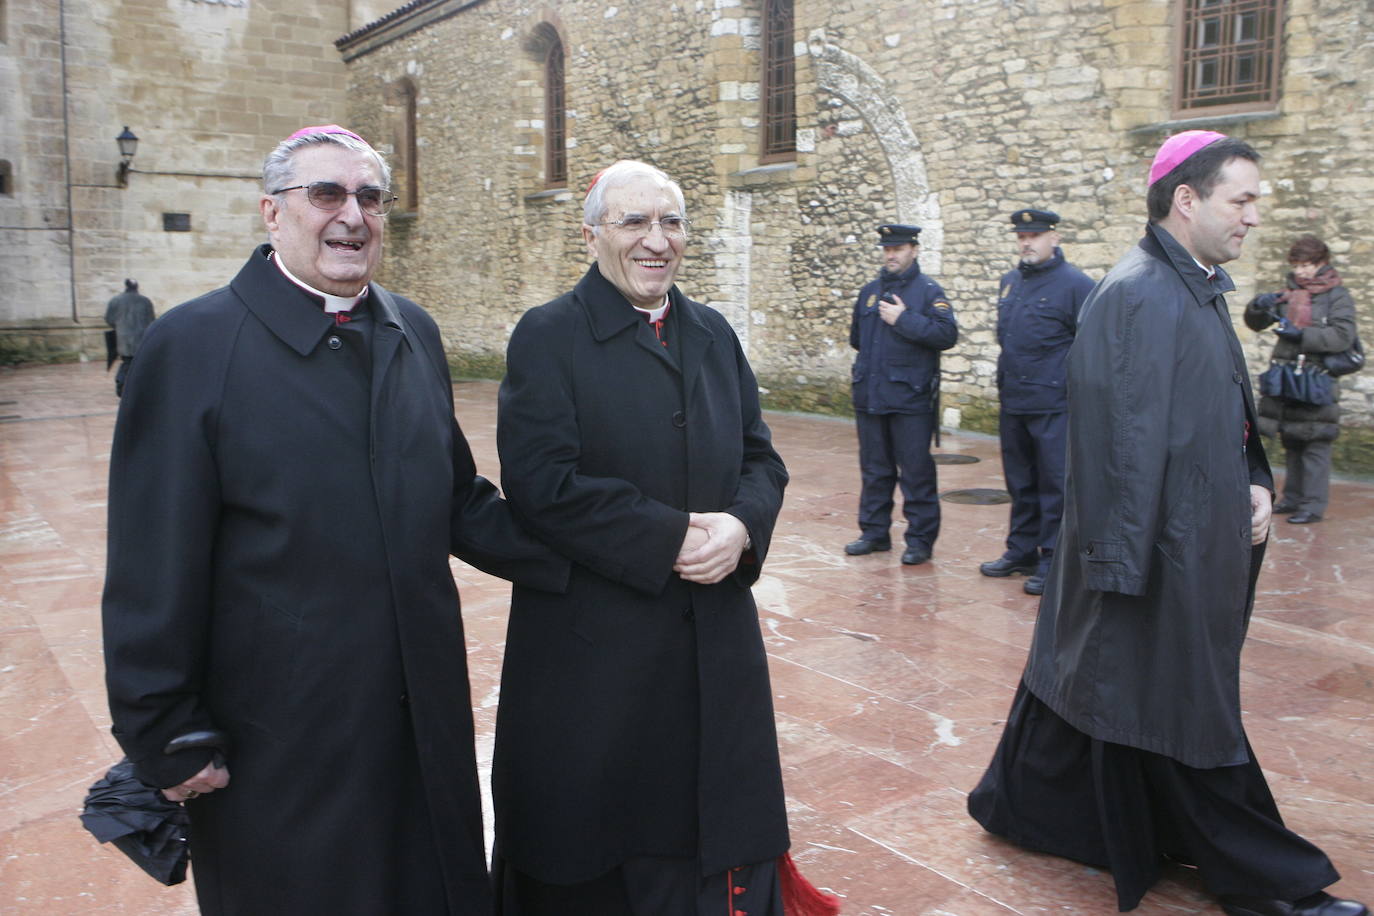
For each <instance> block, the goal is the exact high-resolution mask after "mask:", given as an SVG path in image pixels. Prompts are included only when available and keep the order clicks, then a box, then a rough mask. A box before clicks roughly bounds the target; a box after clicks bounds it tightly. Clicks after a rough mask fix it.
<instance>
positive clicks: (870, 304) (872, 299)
mask: <svg viewBox="0 0 1374 916" xmlns="http://www.w3.org/2000/svg"><path fill="white" fill-rule="evenodd" d="M877 307H878V294H877V293H872V294H870V295H869V297H868V301H867V302H865V303H864V308H867V309H875V308H877Z"/></svg>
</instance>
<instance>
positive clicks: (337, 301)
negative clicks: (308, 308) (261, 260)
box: [272, 251, 367, 315]
mask: <svg viewBox="0 0 1374 916" xmlns="http://www.w3.org/2000/svg"><path fill="white" fill-rule="evenodd" d="M272 260H273V261H274V262H275V263H276V265H277V267H278V268H280V269H281V272H282V273H283V274H285V275H286V279H288V280H290V281H291V282H292V283H294V284H296V285H297V286H299V287H300V288H301V289H303V290H305V291H306V292H307V293H309V294H310V295H312V296H318V297H319V298H320V299H323V300H324V310H325V311H326V312H328V313H329V314H331V315H333V314H335V313H337V312H348V311H352V309H353V307H354V306H355V305H357V304H358V303H359V302H361V301H362V300H363V298H364V297H365V296H366V295H367V284H366V283H364V284H363V288H362V290H361V291H360V292H359V293H358V294H357V295H356V296H333V295H330V294H329V293H325V292H321V291H320V290H318V289H315V287H313V286H311V285H310V284H309V283H306V282H304V281H302V280H300V279H299V278H297V276H296V275H295V274H293V273H292V272H291V271H289V270H287V269H286V263H285V262H284V261H282V259H281V258H279V257H277V253H276V252H275V251H273V252H272Z"/></svg>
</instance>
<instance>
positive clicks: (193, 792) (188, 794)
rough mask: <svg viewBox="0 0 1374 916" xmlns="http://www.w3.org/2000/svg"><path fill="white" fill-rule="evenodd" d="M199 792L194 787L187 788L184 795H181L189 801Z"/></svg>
mask: <svg viewBox="0 0 1374 916" xmlns="http://www.w3.org/2000/svg"><path fill="white" fill-rule="evenodd" d="M199 794H200V793H199V792H197V791H196V790H195V789H187V790H186V793H185V795H183V796H182V797H183V798H185V799H186V800H187V801H190V800H191V799H193V798H195V797H196V796H197V795H199Z"/></svg>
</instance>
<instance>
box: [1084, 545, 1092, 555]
mask: <svg viewBox="0 0 1374 916" xmlns="http://www.w3.org/2000/svg"><path fill="white" fill-rule="evenodd" d="M1083 552H1084V553H1086V554H1087V555H1088V556H1092V555H1093V545H1091V544H1089V545H1088V546H1087V547H1084V548H1083Z"/></svg>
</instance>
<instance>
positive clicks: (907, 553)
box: [902, 544, 930, 566]
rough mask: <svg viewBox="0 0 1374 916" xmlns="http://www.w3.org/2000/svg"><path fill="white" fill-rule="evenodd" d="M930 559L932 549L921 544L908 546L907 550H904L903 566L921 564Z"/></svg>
mask: <svg viewBox="0 0 1374 916" xmlns="http://www.w3.org/2000/svg"><path fill="white" fill-rule="evenodd" d="M929 559H930V551H929V550H926V549H925V548H924V547H922V546H920V545H919V544H918V545H916V546H915V547H908V548H907V549H906V550H904V551H902V565H903V566H920V565H921V564H922V563H924V562H925V561H927V560H929Z"/></svg>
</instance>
